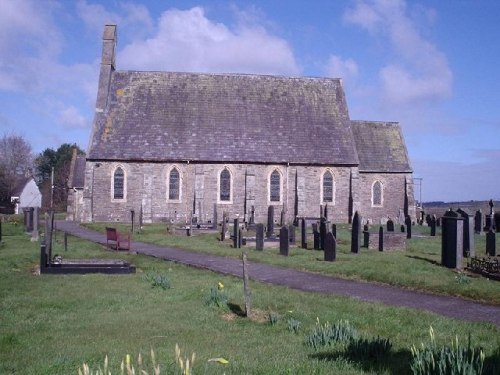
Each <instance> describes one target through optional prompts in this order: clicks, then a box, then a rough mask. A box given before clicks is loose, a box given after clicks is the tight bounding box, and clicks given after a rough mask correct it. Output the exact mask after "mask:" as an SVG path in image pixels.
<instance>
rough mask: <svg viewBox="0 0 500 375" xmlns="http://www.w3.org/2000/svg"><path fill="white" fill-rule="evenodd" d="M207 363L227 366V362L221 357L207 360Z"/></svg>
mask: <svg viewBox="0 0 500 375" xmlns="http://www.w3.org/2000/svg"><path fill="white" fill-rule="evenodd" d="M208 362H218V363H222V364H224V365H226V364H228V363H229V361H228V360H227V359H225V358H222V357H219V358H210V359H209V360H208Z"/></svg>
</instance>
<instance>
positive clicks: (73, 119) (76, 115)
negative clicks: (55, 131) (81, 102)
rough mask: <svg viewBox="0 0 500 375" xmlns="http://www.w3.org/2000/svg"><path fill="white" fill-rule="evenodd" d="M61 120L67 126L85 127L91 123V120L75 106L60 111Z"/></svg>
mask: <svg viewBox="0 0 500 375" xmlns="http://www.w3.org/2000/svg"><path fill="white" fill-rule="evenodd" d="M59 122H60V123H61V125H62V126H63V127H65V128H85V127H87V126H88V125H89V124H90V121H89V120H88V119H87V118H85V116H83V115H82V114H81V113H80V111H79V110H78V109H77V108H76V107H74V106H69V107H67V108H65V109H63V110H61V111H60V112H59Z"/></svg>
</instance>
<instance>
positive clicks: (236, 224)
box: [233, 218, 240, 249]
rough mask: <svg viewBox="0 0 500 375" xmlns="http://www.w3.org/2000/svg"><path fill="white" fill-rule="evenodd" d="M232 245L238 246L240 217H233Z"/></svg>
mask: <svg viewBox="0 0 500 375" xmlns="http://www.w3.org/2000/svg"><path fill="white" fill-rule="evenodd" d="M233 247H234V248H235V249H236V248H239V247H240V219H238V218H236V219H234V227H233Z"/></svg>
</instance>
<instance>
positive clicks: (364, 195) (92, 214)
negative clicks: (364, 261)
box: [82, 162, 404, 223]
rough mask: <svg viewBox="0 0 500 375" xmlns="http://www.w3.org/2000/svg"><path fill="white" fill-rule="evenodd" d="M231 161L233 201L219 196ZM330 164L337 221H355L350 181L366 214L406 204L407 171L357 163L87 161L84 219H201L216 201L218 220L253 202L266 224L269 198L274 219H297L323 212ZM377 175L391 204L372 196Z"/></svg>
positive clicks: (331, 213)
mask: <svg viewBox="0 0 500 375" xmlns="http://www.w3.org/2000/svg"><path fill="white" fill-rule="evenodd" d="M117 167H121V168H122V169H123V170H124V172H125V197H124V198H123V199H119V200H118V199H113V198H112V182H113V172H114V170H115V169H116V168H117ZM174 167H175V168H176V169H177V170H178V171H179V173H180V196H179V199H178V200H175V201H170V200H168V176H169V173H170V171H171V169H172V168H174ZM224 168H227V169H228V170H229V172H230V174H231V198H230V200H229V201H220V200H219V176H220V173H221V171H222V170H223V169H224ZM274 170H278V171H279V173H280V183H281V197H280V201H279V202H271V201H270V200H269V179H270V175H271V173H272V172H273V171H274ZM327 170H329V171H330V172H331V173H332V175H333V176H334V202H328V203H327V204H328V217H329V219H330V220H331V221H332V222H336V223H346V222H348V219H349V191H350V186H351V185H352V196H353V199H354V202H353V209H354V210H359V211H360V212H362V215H363V217H369V218H372V220H373V221H376V220H380V218H381V217H387V216H388V215H390V216H391V215H393V214H394V213H397V212H398V210H399V209H400V208H401V209H402V208H403V193H402V191H403V189H402V187H401V186H402V183H403V182H402V181H404V176H403V175H377V176H369V175H367V174H360V173H359V172H358V170H357V168H353V167H334V166H332V167H328V168H327V167H323V166H287V165H249V164H231V163H228V164H193V163H187V162H184V163H118V162H100V163H93V162H87V168H86V181H85V189H84V194H83V201H84V203H83V206H84V207H83V209H82V212H83V214H82V220H83V221H108V222H113V221H116V222H124V221H125V222H126V221H129V220H130V211H131V210H134V211H135V213H136V215H138V214H139V212H140V210H141V208H142V212H143V218H144V222H146V223H147V222H160V221H173V222H181V223H182V222H187V221H189V220H190V218H191V215H192V213H194V216H195V217H196V218H197V219H198V220H199V221H202V222H207V221H211V220H212V218H213V212H214V204H216V207H217V217H218V219H219V221H220V220H221V218H222V214H223V212H227V213H228V215H229V217H235V216H236V215H239V217H240V218H242V219H243V220H247V221H248V220H249V219H250V216H251V211H252V206H253V207H254V215H255V216H254V219H255V222H262V223H265V222H266V221H267V209H268V206H269V205H274V206H275V211H274V212H275V218H274V219H275V221H276V222H278V223H279V221H280V216H281V211H282V210H283V211H284V212H285V221H286V222H292V221H293V219H294V215H295V211H296V210H298V216H307V217H319V215H320V205H323V207H324V204H325V202H323V201H322V176H323V174H324V173H325V171H327ZM374 177H377V178H380V179H382V180H383V183H384V207H382V208H376V209H375V208H372V207H371V203H370V202H371V183H372V179H373V178H374ZM92 186H93V191H92ZM393 197H395V198H394V199H393ZM386 206H387V207H386ZM245 208H246V211H245ZM136 217H137V216H136Z"/></svg>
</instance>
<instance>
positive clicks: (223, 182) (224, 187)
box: [219, 168, 231, 202]
mask: <svg viewBox="0 0 500 375" xmlns="http://www.w3.org/2000/svg"><path fill="white" fill-rule="evenodd" d="M219 199H220V201H223V202H229V201H230V200H231V173H230V172H229V171H228V169H227V168H224V169H223V170H222V172H221V173H220V186H219Z"/></svg>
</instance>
